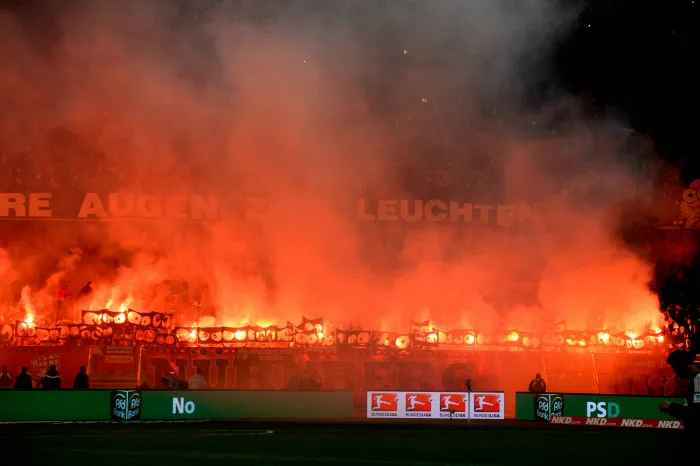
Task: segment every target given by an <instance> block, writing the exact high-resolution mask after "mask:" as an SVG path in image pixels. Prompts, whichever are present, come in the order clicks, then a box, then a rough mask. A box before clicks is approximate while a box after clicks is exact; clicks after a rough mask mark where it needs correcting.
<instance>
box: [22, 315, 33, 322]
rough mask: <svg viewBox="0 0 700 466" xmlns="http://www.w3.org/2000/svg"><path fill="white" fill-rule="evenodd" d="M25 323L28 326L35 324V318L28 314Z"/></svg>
mask: <svg viewBox="0 0 700 466" xmlns="http://www.w3.org/2000/svg"><path fill="white" fill-rule="evenodd" d="M24 321H25V322H26V323H28V324H31V323H33V322H34V316H33V315H31V314H27V317H25V319H24Z"/></svg>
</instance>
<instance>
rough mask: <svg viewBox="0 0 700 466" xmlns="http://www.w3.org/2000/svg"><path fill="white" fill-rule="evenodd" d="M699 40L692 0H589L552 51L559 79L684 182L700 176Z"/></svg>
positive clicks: (698, 12)
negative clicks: (616, 117)
mask: <svg viewBox="0 0 700 466" xmlns="http://www.w3.org/2000/svg"><path fill="white" fill-rule="evenodd" d="M699 38H700V1H693V0H672V1H663V2H644V1H633V0H627V1H624V0H591V1H588V2H586V7H585V10H584V13H583V14H582V15H581V17H580V18H579V21H578V26H577V29H576V32H575V33H574V34H573V36H572V37H571V38H570V39H569V40H568V41H567V42H566V43H565V44H564V45H563V46H562V47H561V49H560V51H559V53H558V75H559V79H560V80H561V82H562V83H563V85H564V86H565V87H566V88H568V89H569V90H571V91H573V92H574V93H577V94H584V95H589V96H590V98H593V99H595V102H596V103H597V105H598V106H600V107H601V108H603V107H605V108H608V109H610V108H612V109H618V111H619V112H620V113H621V114H622V115H623V116H624V117H625V118H626V119H627V120H628V121H629V123H630V125H631V127H632V128H634V129H635V130H637V131H639V132H641V133H644V134H648V135H649V136H651V137H652V138H653V140H654V143H655V145H656V149H657V152H658V154H659V155H660V156H661V157H663V158H664V159H667V160H669V161H673V162H675V161H680V162H681V166H682V167H683V172H682V175H683V178H684V179H685V180H686V181H688V180H690V181H692V180H693V179H695V178H696V177H697V176H698V175H700V161H699V160H698V158H699V157H700V153H699V149H700V144H699V143H698V138H697V132H698V123H699V120H700V119H699V118H698V113H697V111H698V104H699V103H700V99H699V96H700V93H699V91H698V86H699V85H700V79H699V78H700V74H699V73H698V69H699V67H698V63H697V62H698V57H700V47H699V45H700V41H699Z"/></svg>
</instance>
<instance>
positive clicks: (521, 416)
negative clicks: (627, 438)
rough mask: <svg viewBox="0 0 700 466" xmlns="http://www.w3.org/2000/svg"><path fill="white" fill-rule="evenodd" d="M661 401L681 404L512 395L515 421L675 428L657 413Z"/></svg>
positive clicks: (619, 398) (626, 398)
mask: <svg viewBox="0 0 700 466" xmlns="http://www.w3.org/2000/svg"><path fill="white" fill-rule="evenodd" d="M661 401H670V402H674V403H680V404H683V402H684V400H683V399H682V398H664V397H652V396H628V395H597V394H579V393H576V394H574V393H564V394H555V393H547V394H534V393H516V396H515V403H516V407H515V411H516V419H518V420H530V421H531V420H537V421H543V422H550V423H552V424H571V425H577V424H581V425H608V426H617V427H654V428H676V427H673V426H675V424H673V422H676V420H675V419H674V418H672V417H671V416H669V415H668V414H665V413H661V412H660V411H659V403H660V402H661ZM659 421H669V422H671V424H668V423H667V422H659Z"/></svg>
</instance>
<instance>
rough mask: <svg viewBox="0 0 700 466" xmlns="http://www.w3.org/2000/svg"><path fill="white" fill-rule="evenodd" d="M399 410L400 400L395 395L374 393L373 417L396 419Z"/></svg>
mask: <svg viewBox="0 0 700 466" xmlns="http://www.w3.org/2000/svg"><path fill="white" fill-rule="evenodd" d="M398 410H399V399H398V397H397V396H396V395H395V394H393V393H374V394H373V395H372V416H376V417H395V416H396V412H397V411H398Z"/></svg>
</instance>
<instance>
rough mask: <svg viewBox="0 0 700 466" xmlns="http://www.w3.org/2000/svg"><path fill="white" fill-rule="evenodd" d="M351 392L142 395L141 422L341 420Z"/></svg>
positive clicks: (349, 404) (350, 408)
mask: <svg viewBox="0 0 700 466" xmlns="http://www.w3.org/2000/svg"><path fill="white" fill-rule="evenodd" d="M352 414H353V395H352V392H349V391H314V392H301V391H299V392H297V391H242V390H236V391H233V390H206V391H205V390H201V391H198V390H183V391H160V390H153V391H144V392H141V419H143V420H167V419H342V418H351V417H352Z"/></svg>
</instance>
